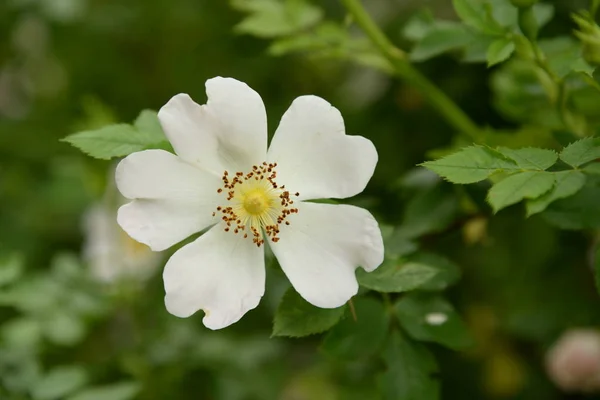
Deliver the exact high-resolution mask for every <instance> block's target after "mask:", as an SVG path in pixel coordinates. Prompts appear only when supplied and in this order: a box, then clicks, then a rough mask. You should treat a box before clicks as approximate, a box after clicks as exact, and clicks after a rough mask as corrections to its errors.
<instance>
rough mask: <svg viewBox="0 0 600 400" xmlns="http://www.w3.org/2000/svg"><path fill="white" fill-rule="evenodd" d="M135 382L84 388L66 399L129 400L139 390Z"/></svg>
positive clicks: (139, 387)
mask: <svg viewBox="0 0 600 400" xmlns="http://www.w3.org/2000/svg"><path fill="white" fill-rule="evenodd" d="M140 389H141V386H140V385H139V384H138V383H136V382H122V383H115V384H112V385H105V386H97V387H94V388H89V389H85V390H83V391H81V392H79V393H77V394H75V395H74V396H70V397H68V398H67V400H131V399H134V398H135V396H137V394H138V393H139V392H140Z"/></svg>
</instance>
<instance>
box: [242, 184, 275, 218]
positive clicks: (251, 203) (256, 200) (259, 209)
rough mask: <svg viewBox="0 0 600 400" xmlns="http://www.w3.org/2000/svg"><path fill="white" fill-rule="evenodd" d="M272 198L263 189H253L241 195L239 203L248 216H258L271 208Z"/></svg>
mask: <svg viewBox="0 0 600 400" xmlns="http://www.w3.org/2000/svg"><path fill="white" fill-rule="evenodd" d="M273 197H274V196H269V193H268V192H267V191H265V190H264V189H263V188H260V187H258V188H255V189H252V190H249V191H248V192H246V193H244V194H242V195H241V203H242V206H243V207H244V210H246V212H247V213H248V214H252V215H260V214H263V213H264V212H265V211H266V210H268V209H269V208H271V207H272V206H273V203H274V201H273V200H274V198H273Z"/></svg>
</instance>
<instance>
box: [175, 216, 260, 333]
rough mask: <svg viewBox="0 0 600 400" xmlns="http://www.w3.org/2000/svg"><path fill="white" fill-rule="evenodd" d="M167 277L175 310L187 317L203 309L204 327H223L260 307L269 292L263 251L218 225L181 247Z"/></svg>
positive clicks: (250, 241)
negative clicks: (266, 287) (259, 304)
mask: <svg viewBox="0 0 600 400" xmlns="http://www.w3.org/2000/svg"><path fill="white" fill-rule="evenodd" d="M163 279H164V283H165V291H166V296H165V304H166V307H167V310H168V311H169V312H170V313H171V314H173V315H175V316H178V317H182V318H185V317H189V316H190V315H192V314H194V313H195V312H196V311H198V310H200V309H203V310H204V311H205V313H206V314H205V316H204V319H203V322H204V325H206V327H207V328H210V329H221V328H224V327H226V326H229V325H231V324H233V323H234V322H237V321H238V320H239V319H240V318H241V317H242V316H243V315H244V314H245V313H246V312H248V311H249V310H252V309H253V308H255V307H256V306H257V305H258V303H259V301H260V298H261V297H262V295H263V294H264V291H265V261H264V252H263V249H262V248H258V247H256V245H255V244H254V243H252V240H248V239H244V238H243V237H242V236H240V235H235V234H233V233H232V232H225V231H224V230H223V227H222V226H221V225H217V226H215V227H214V228H212V229H211V230H209V231H208V232H206V233H205V234H204V235H202V236H200V238H198V239H197V240H196V241H194V242H192V243H190V244H188V245H186V246H184V247H182V248H181V249H180V250H178V251H177V252H176V253H175V254H174V255H173V256H172V257H171V259H170V260H169V261H168V262H167V265H166V267H165V271H164V273H163Z"/></svg>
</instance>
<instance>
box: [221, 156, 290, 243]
mask: <svg viewBox="0 0 600 400" xmlns="http://www.w3.org/2000/svg"><path fill="white" fill-rule="evenodd" d="M276 167H277V163H267V162H266V161H265V162H263V163H262V164H261V165H253V166H252V169H251V170H250V172H248V173H246V174H244V172H242V171H236V172H235V173H233V179H231V180H229V176H230V174H229V172H228V171H224V172H223V177H222V181H223V186H222V187H221V188H219V189H218V190H217V193H223V192H225V193H224V194H226V196H227V197H226V199H225V200H226V201H227V202H228V203H229V204H231V205H229V206H218V207H217V211H218V212H221V213H222V215H223V216H222V218H221V219H222V220H223V222H225V228H224V230H225V232H229V231H232V232H233V233H234V234H238V233H240V234H243V238H244V239H246V238H248V236H249V235H248V234H251V236H252V242H253V243H254V244H256V245H257V246H258V247H260V246H261V245H263V244H264V243H265V239H264V236H265V235H266V237H267V238H269V239H270V240H271V241H272V242H274V243H276V242H278V241H279V236H278V235H279V225H280V224H282V223H285V224H286V225H290V221H287V218H288V217H289V216H290V215H291V214H295V213H297V212H298V209H297V208H291V207H290V206H291V205H292V204H294V202H293V201H292V200H291V199H290V192H288V191H286V190H284V189H285V185H282V186H278V185H277V183H276V182H275V178H277V172H276V171H275V168H276ZM252 178H254V179H252ZM294 195H295V196H296V197H297V196H299V195H300V193H298V192H296V193H294ZM215 215H216V213H215V212H213V216H215ZM263 233H264V234H263Z"/></svg>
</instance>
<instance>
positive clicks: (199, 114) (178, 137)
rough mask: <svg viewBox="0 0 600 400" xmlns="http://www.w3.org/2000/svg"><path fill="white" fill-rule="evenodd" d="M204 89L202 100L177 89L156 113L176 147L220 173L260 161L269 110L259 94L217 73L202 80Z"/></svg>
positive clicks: (246, 168)
mask: <svg viewBox="0 0 600 400" xmlns="http://www.w3.org/2000/svg"><path fill="white" fill-rule="evenodd" d="M206 94H207V96H208V102H207V103H206V104H205V105H202V106H201V105H198V104H196V103H195V102H194V101H193V100H192V99H191V98H190V96H188V95H187V94H178V95H176V96H174V97H173V98H172V99H171V100H169V102H168V103H167V104H166V105H164V106H163V107H162V108H161V109H160V111H159V112H158V118H159V120H160V122H161V125H162V127H163V129H164V131H165V134H166V135H167V137H168V138H169V141H170V142H171V144H172V145H173V148H174V149H175V152H176V153H177V154H178V155H179V156H180V157H181V158H183V159H184V160H186V161H188V162H190V163H193V164H196V165H198V166H200V167H202V168H204V169H206V170H208V171H211V172H213V173H215V174H217V175H219V176H221V175H222V174H223V171H225V170H228V171H230V172H232V171H243V172H246V171H249V170H250V168H251V167H252V165H255V164H259V163H261V162H263V161H264V160H265V155H266V151H267V114H266V112H265V106H264V104H263V102H262V99H261V98H260V96H259V94H258V93H256V92H255V91H254V90H252V89H251V88H250V87H249V86H248V85H246V84H245V83H243V82H240V81H237V80H235V79H232V78H221V77H217V78H213V79H209V80H208V81H206Z"/></svg>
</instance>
